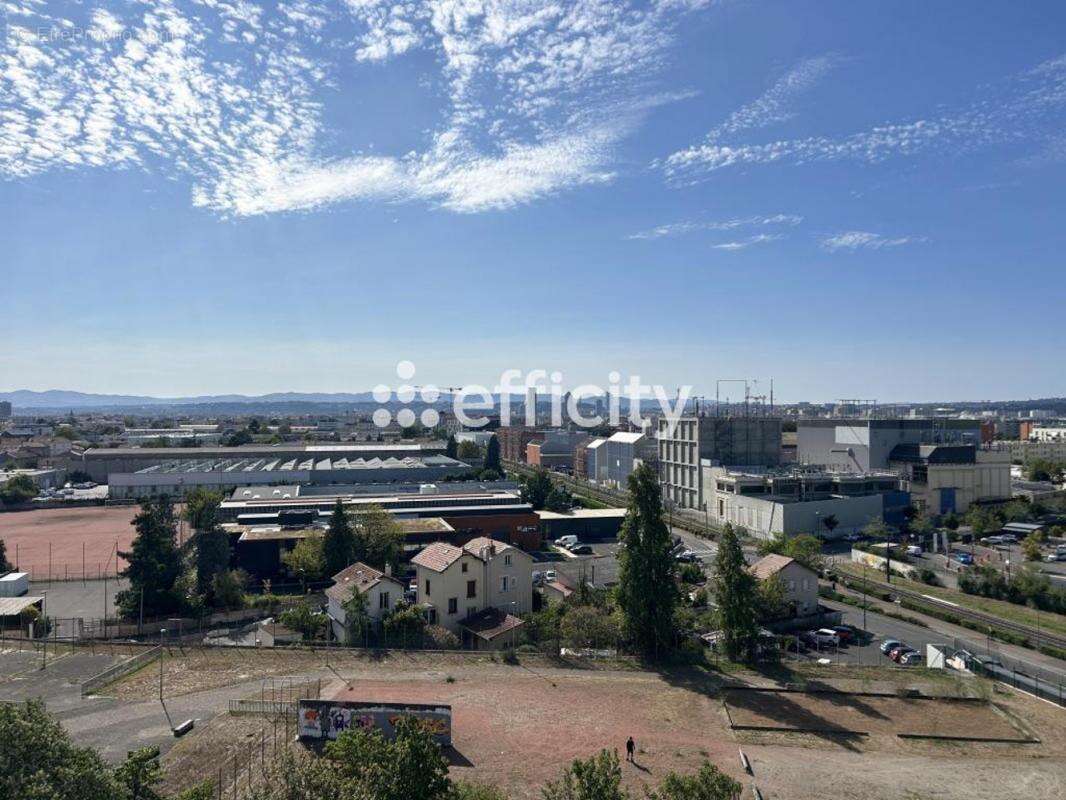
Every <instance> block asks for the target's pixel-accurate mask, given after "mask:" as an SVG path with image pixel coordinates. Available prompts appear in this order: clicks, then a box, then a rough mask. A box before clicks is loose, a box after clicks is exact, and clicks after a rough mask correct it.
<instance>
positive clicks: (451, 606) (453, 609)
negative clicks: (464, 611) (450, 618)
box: [448, 597, 459, 614]
mask: <svg viewBox="0 0 1066 800" xmlns="http://www.w3.org/2000/svg"><path fill="white" fill-rule="evenodd" d="M448 613H449V614H458V613H459V598H458V597H449V598H448Z"/></svg>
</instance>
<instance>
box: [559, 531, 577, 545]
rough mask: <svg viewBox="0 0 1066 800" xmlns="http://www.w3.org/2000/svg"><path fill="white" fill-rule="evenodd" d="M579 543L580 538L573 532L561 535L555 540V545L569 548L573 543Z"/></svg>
mask: <svg viewBox="0 0 1066 800" xmlns="http://www.w3.org/2000/svg"><path fill="white" fill-rule="evenodd" d="M577 543H578V538H577V537H576V536H574V535H572V534H571V535H569V536H560V537H559V538H558V539H556V540H555V546H556V547H566V548H569V547H570V546H571V545H575V544H577Z"/></svg>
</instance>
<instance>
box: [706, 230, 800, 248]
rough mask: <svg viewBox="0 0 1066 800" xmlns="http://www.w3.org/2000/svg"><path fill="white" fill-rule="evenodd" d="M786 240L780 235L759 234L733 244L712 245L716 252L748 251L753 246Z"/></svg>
mask: <svg viewBox="0 0 1066 800" xmlns="http://www.w3.org/2000/svg"><path fill="white" fill-rule="evenodd" d="M783 238H785V237H784V236H783V235H782V234H780V233H759V234H756V235H755V236H749V237H748V238H747V239H738V240H736V241H732V242H722V243H721V244H716V245H712V246H713V247H714V249H715V250H729V251H734V250H746V249H747V248H749V247H751V246H752V245H756V244H766V243H767V242H776V241H778V240H779V239H783Z"/></svg>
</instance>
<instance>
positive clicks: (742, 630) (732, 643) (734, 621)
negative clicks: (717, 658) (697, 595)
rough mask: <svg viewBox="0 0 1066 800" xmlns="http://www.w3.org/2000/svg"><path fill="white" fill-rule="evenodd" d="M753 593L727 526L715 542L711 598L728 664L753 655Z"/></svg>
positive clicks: (752, 583)
mask: <svg viewBox="0 0 1066 800" xmlns="http://www.w3.org/2000/svg"><path fill="white" fill-rule="evenodd" d="M756 592H757V587H756V580H755V576H753V575H752V574H751V573H750V572H748V569H747V564H746V563H745V562H744V553H743V552H742V551H741V549H740V541H739V540H738V539H737V534H736V532H735V531H734V530H733V526H732V525H728V524H727V525H726V526H725V528H723V529H722V534H721V536H720V537H719V538H718V555H717V557H716V559H715V575H714V594H715V599H716V601H717V603H718V616H719V624H720V625H721V628H722V646H723V649H724V650H725V654H726V657H728V658H729V659H730V660H733V661H738V660H748V659H750V658H751V657H752V656H753V655H754V651H755V641H756V637H757V635H758V626H757V624H756V617H757V614H758V599H757V594H756Z"/></svg>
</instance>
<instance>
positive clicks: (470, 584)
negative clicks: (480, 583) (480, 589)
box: [466, 581, 477, 597]
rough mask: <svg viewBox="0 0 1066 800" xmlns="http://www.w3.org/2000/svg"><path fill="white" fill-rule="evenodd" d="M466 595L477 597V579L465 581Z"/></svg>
mask: <svg viewBox="0 0 1066 800" xmlns="http://www.w3.org/2000/svg"><path fill="white" fill-rule="evenodd" d="M466 596H467V597H477V581H467V582H466Z"/></svg>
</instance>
